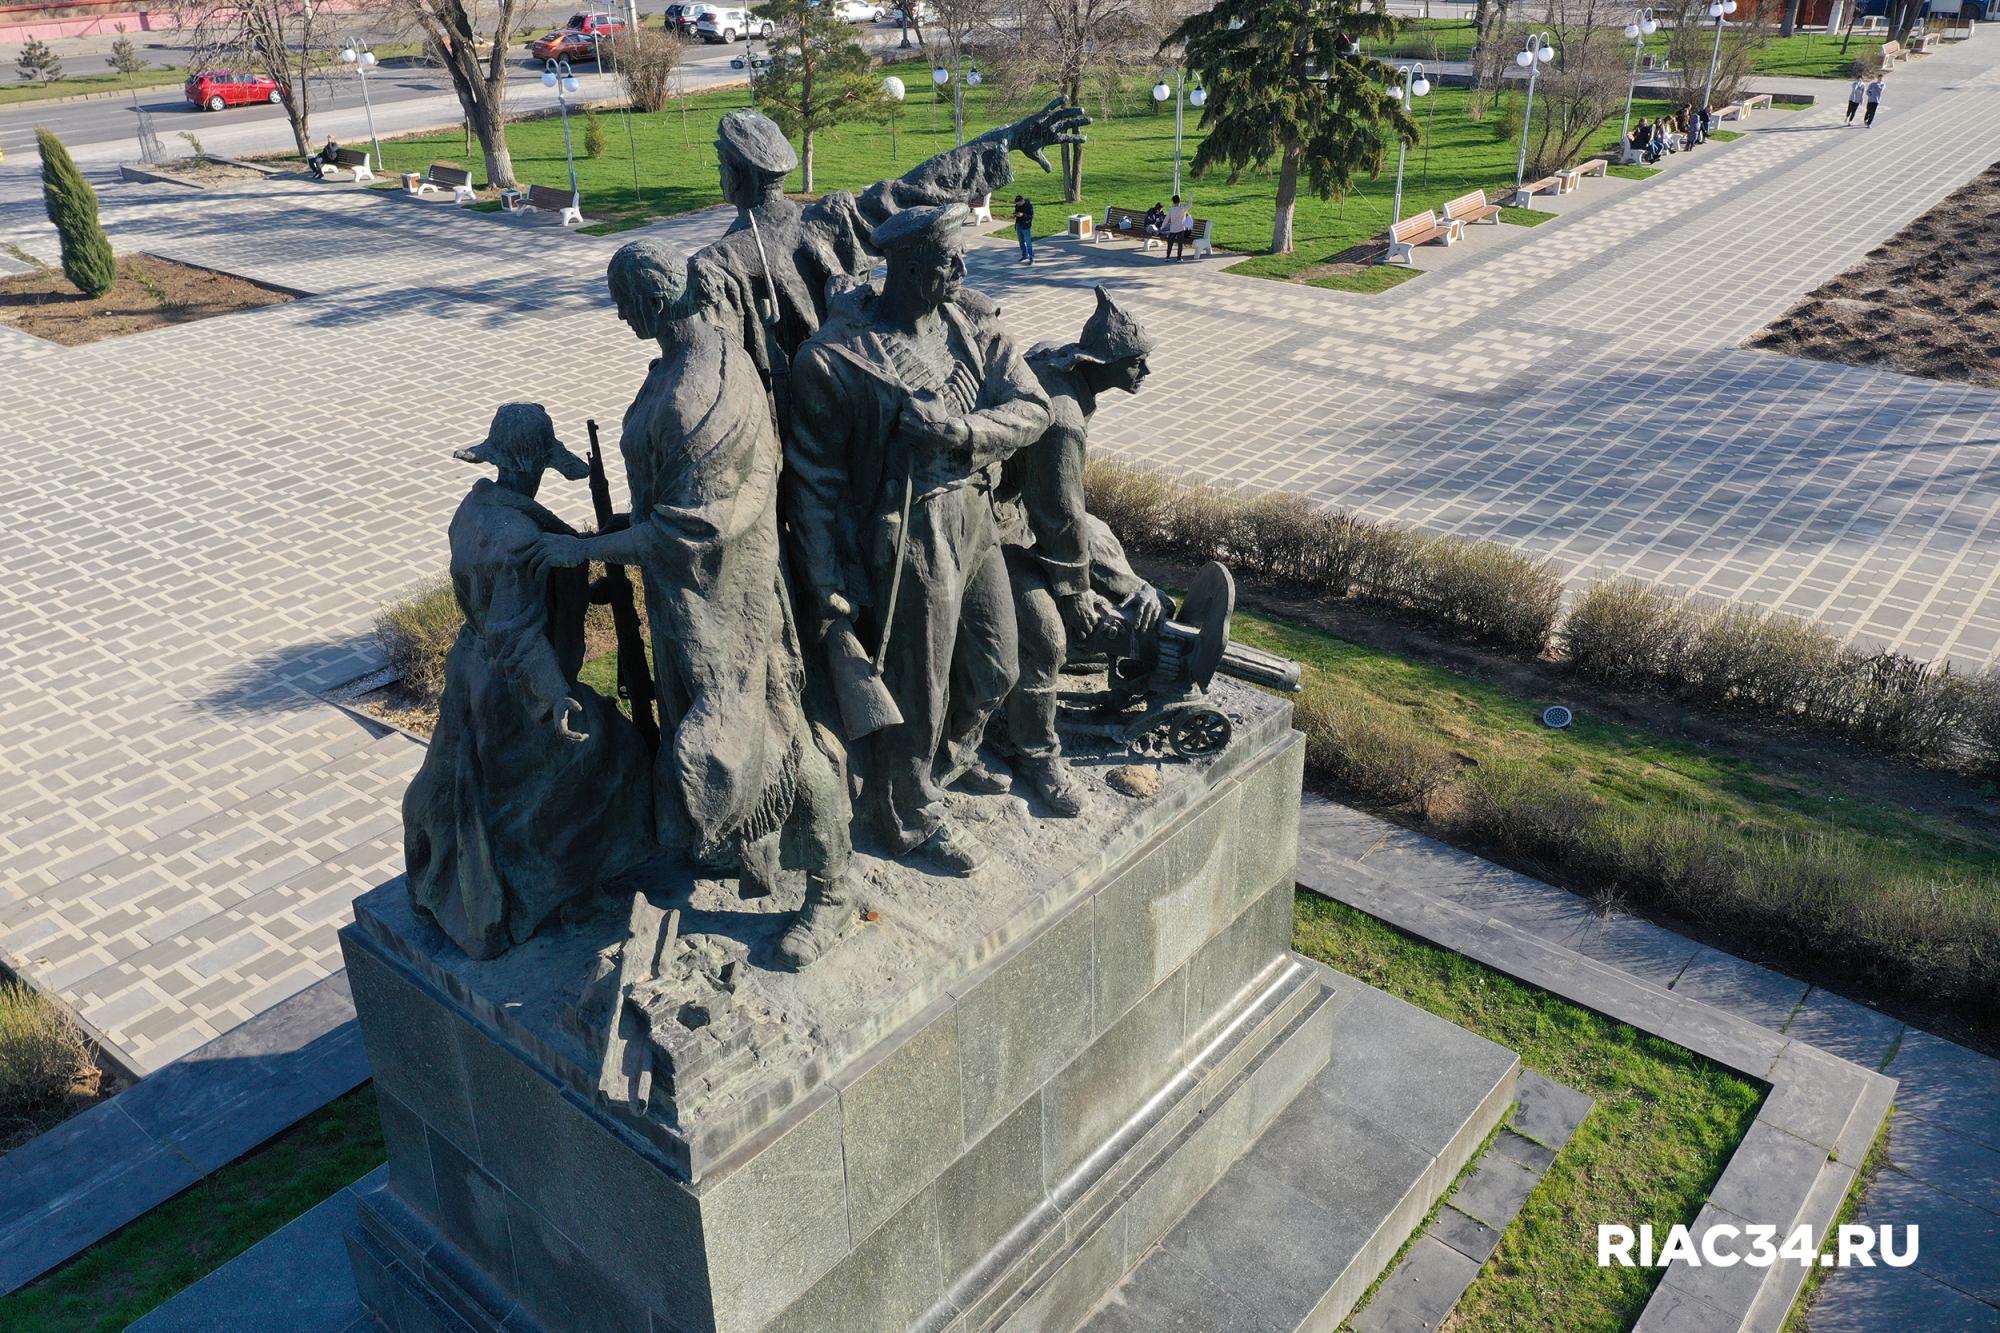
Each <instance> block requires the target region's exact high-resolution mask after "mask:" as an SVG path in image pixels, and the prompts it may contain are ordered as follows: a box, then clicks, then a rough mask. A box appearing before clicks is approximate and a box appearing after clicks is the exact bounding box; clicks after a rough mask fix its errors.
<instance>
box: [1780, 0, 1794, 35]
mask: <svg viewBox="0 0 2000 1333" xmlns="http://www.w3.org/2000/svg"><path fill="white" fill-rule="evenodd" d="M1798 26H1799V0H1785V21H1784V22H1783V23H1780V24H1779V25H1778V36H1780V37H1789V36H1791V35H1792V34H1793V33H1794V32H1796V31H1797V30H1798Z"/></svg>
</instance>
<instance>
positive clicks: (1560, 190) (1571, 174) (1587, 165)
mask: <svg viewBox="0 0 2000 1333" xmlns="http://www.w3.org/2000/svg"><path fill="white" fill-rule="evenodd" d="M1610 165H1611V159H1610V158H1606V157H1593V158H1591V159H1590V160H1588V161H1586V162H1578V163H1577V164H1576V165H1575V166H1571V167H1564V168H1563V169H1562V170H1561V171H1558V172H1557V173H1556V176H1557V177H1558V178H1559V179H1560V180H1561V181H1562V184H1561V185H1559V186H1557V187H1556V193H1557V194H1575V193H1576V187H1577V186H1579V185H1581V184H1582V183H1583V178H1584V177H1585V176H1602V175H1603V174H1604V171H1605V168H1607V167H1609V166H1610Z"/></svg>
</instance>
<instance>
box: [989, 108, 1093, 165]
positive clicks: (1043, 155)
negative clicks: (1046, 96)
mask: <svg viewBox="0 0 2000 1333" xmlns="http://www.w3.org/2000/svg"><path fill="white" fill-rule="evenodd" d="M1088 124H1090V117H1089V116H1086V115H1084V114H1083V108H1082V107H1080V106H1070V105H1069V104H1068V103H1066V102H1064V101H1063V99H1062V98H1060V97H1058V98H1056V99H1055V100H1054V101H1052V102H1050V103H1049V104H1048V105H1047V106H1045V107H1043V108H1042V109H1041V110H1040V111H1037V112H1036V113H1035V114H1034V115H1032V116H1029V117H1027V118H1025V119H1023V120H1018V121H1015V122H1014V123H1013V124H1012V125H1009V126H1008V127H1007V128H1006V130H1005V131H1003V132H1004V133H1005V134H1006V136H1007V146H1008V147H1009V148H1011V149H1013V150H1014V151H1015V152H1017V153H1025V154H1026V155H1027V156H1028V157H1029V158H1030V159H1031V160H1032V161H1033V162H1034V163H1035V164H1036V165H1037V166H1039V167H1040V168H1041V169H1042V170H1043V171H1053V170H1055V168H1053V167H1051V166H1050V165H1049V159H1048V155H1047V150H1048V149H1050V148H1052V147H1054V146H1055V145H1057V144H1066V143H1083V142H1085V139H1084V136H1083V133H1082V131H1083V127H1084V126H1085V125H1088Z"/></svg>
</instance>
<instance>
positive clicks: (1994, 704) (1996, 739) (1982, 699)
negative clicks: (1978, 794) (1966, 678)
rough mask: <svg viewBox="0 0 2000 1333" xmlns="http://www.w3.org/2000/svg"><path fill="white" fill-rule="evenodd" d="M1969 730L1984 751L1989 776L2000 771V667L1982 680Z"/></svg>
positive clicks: (1974, 703) (1973, 706)
mask: <svg viewBox="0 0 2000 1333" xmlns="http://www.w3.org/2000/svg"><path fill="white" fill-rule="evenodd" d="M1966 727H1967V730H1968V731H1970V732H1971V736H1972V740H1973V743H1974V744H1975V745H1976V746H1977V747H1978V748H1979V750H1980V756H1979V757H1980V764H1981V766H1982V767H1983V768H1984V769H1986V770H1987V771H1989V772H1994V771H2000V667H1996V668H1993V669H1992V670H1989V671H1988V672H1987V673H1986V674H1985V675H1983V676H1981V677H1980V678H1979V684H1978V687H1977V688H1976V689H1975V690H1974V691H1973V694H1972V700H1971V706H1970V717H1969V718H1968V719H1967V722H1966Z"/></svg>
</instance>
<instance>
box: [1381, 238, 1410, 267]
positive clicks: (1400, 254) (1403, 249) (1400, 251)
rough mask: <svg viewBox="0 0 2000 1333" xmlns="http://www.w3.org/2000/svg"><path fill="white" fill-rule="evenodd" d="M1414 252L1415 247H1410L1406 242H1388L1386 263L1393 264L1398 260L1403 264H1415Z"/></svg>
mask: <svg viewBox="0 0 2000 1333" xmlns="http://www.w3.org/2000/svg"><path fill="white" fill-rule="evenodd" d="M1416 252H1417V247H1415V246H1414V245H1411V244H1410V243H1409V242H1408V241H1391V242H1389V254H1388V262H1389V263H1391V264H1393V263H1395V262H1396V261H1397V260H1398V259H1400V260H1402V261H1403V262H1404V263H1405V264H1414V263H1416V262H1417V260H1416Z"/></svg>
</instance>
